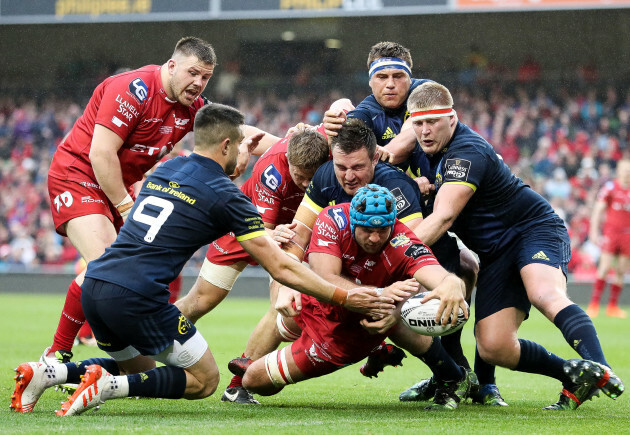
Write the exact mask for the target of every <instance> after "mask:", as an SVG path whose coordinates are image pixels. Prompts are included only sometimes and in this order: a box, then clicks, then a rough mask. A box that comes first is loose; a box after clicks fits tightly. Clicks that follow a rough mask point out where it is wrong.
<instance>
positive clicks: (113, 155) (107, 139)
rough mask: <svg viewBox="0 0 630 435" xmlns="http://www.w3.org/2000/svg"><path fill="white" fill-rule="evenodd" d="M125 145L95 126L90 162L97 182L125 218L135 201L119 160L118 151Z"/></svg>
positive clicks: (107, 131) (100, 127) (102, 128)
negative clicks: (126, 183)
mask: <svg viewBox="0 0 630 435" xmlns="http://www.w3.org/2000/svg"><path fill="white" fill-rule="evenodd" d="M123 143H124V141H123V139H122V138H121V137H120V136H118V135H117V134H116V133H114V132H113V131H111V130H110V129H108V128H107V127H104V126H102V125H100V124H96V125H95V126H94V134H93V136H92V145H91V147H90V162H91V164H92V169H93V170H94V175H95V176H96V181H98V184H99V185H100V186H101V189H103V192H104V193H105V195H107V198H109V200H110V201H111V203H112V204H114V205H115V206H116V208H118V211H119V212H120V213H121V215H122V216H123V218H125V217H126V216H127V214H128V213H129V210H130V209H131V206H132V205H133V200H132V199H131V196H129V193H128V192H127V189H126V188H125V183H124V182H123V176H122V169H121V167H120V159H119V158H118V150H120V148H122V146H123ZM125 212H126V213H125Z"/></svg>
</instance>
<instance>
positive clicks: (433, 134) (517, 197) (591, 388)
mask: <svg viewBox="0 0 630 435" xmlns="http://www.w3.org/2000/svg"><path fill="white" fill-rule="evenodd" d="M408 105H409V109H410V112H411V120H412V123H413V129H414V131H415V133H416V136H417V138H418V141H419V142H420V145H421V146H422V149H423V150H424V152H425V153H426V154H427V155H428V156H430V160H431V164H432V170H434V171H435V174H436V176H435V177H436V179H435V187H436V191H437V194H436V198H435V206H434V210H433V213H431V214H430V215H429V216H427V217H426V218H425V219H424V220H423V221H422V222H421V223H420V225H418V227H417V228H416V230H417V231H416V234H417V235H418V236H419V237H420V239H421V240H423V241H425V243H428V244H429V245H431V243H432V242H433V241H435V240H437V238H439V237H440V236H441V235H442V234H444V232H446V231H447V230H453V231H455V233H456V234H457V235H458V236H459V237H460V238H461V239H462V240H463V241H464V243H466V244H467V245H468V246H469V247H470V248H471V249H473V250H474V251H475V252H476V253H477V254H478V255H479V257H480V264H481V268H480V271H479V278H478V279H479V280H478V289H477V295H476V298H475V322H476V323H475V338H476V340H477V346H478V350H479V353H480V355H481V357H482V358H484V359H485V360H488V361H489V362H491V363H493V364H496V365H500V366H502V367H506V368H509V369H512V370H518V371H523V372H528V373H537V374H541V375H546V376H550V377H553V378H556V379H558V380H560V381H561V382H562V384H563V390H562V393H561V395H560V400H559V401H558V402H557V403H555V404H553V405H550V406H548V407H546V408H545V409H550V410H563V409H576V408H577V407H578V406H579V405H580V404H581V403H582V402H583V401H584V400H588V399H590V398H591V397H592V396H593V395H594V394H595V393H596V392H597V391H598V389H601V390H602V391H603V392H604V393H605V394H606V395H608V396H610V397H612V398H613V399H615V398H617V397H618V396H619V395H620V394H621V393H623V390H624V386H623V383H622V382H621V380H620V379H619V378H618V377H617V376H616V375H615V374H614V373H613V372H612V370H611V369H610V366H609V364H608V362H607V361H606V358H605V357H604V353H603V351H602V348H601V345H600V343H599V339H598V338H597V333H596V331H595V327H594V326H593V323H592V321H591V319H590V318H589V317H588V316H587V315H586V313H585V312H584V311H583V310H582V309H581V308H580V307H579V306H578V305H576V304H574V303H572V302H571V300H570V299H569V298H568V296H567V289H566V274H567V264H568V262H569V259H570V256H571V249H570V242H569V236H568V233H567V230H566V228H565V226H564V224H563V221H562V220H561V219H560V218H559V217H558V215H556V213H555V212H554V210H553V208H552V207H551V206H550V205H549V203H548V202H547V201H546V200H545V199H544V198H543V197H541V196H540V195H539V194H538V193H536V192H534V190H532V189H531V188H530V187H529V186H527V185H525V184H524V183H523V182H522V181H521V180H520V179H519V178H517V177H516V176H515V175H514V174H512V172H511V171H510V169H509V168H508V166H507V165H506V164H505V163H504V162H503V160H502V159H501V158H500V157H499V156H498V155H497V154H496V152H495V151H494V149H493V148H492V146H491V145H490V144H489V143H488V142H487V141H486V140H484V139H483V138H482V137H481V136H479V135H478V134H477V133H475V132H474V131H473V130H471V129H470V128H469V127H468V126H466V125H464V124H462V123H460V122H459V121H458V119H457V114H456V112H455V110H454V109H453V98H452V96H451V94H450V92H449V91H448V89H447V88H446V87H444V86H442V85H440V84H438V83H435V82H429V83H424V84H422V85H420V86H419V87H418V88H416V90H414V92H412V94H411V96H410V97H409V101H408ZM531 304H533V305H534V306H535V307H536V308H537V309H538V310H539V311H540V312H541V313H543V314H544V315H545V317H547V318H548V319H549V320H550V321H552V322H553V323H554V324H555V325H556V326H557V327H558V329H560V331H561V332H562V334H563V336H564V338H565V339H566V341H567V342H568V343H569V344H570V345H571V347H573V348H574V349H575V351H576V352H577V353H578V354H579V355H580V356H581V357H582V358H585V359H584V360H579V359H574V360H569V361H565V360H564V359H562V358H560V357H558V356H556V355H554V354H552V353H550V352H548V351H547V350H546V349H545V348H543V347H542V346H541V345H539V344H537V343H534V342H532V341H528V340H523V339H518V338H517V331H518V328H519V326H520V325H521V323H522V322H523V321H524V320H525V319H526V318H527V316H528V313H529V310H530V308H531ZM493 381H494V379H488V380H485V379H481V378H480V383H481V384H484V383H490V382H493ZM482 391H483V387H482Z"/></svg>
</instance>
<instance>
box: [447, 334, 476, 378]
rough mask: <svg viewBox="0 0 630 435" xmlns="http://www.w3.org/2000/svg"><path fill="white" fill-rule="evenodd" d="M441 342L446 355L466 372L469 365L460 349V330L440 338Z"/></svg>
mask: <svg viewBox="0 0 630 435" xmlns="http://www.w3.org/2000/svg"><path fill="white" fill-rule="evenodd" d="M441 340H442V347H443V348H444V350H446V353H448V354H449V355H450V356H451V358H453V359H454V360H455V362H456V363H457V364H459V365H460V366H462V367H464V368H465V369H466V370H470V364H468V360H467V359H466V356H465V355H464V350H463V349H462V330H461V329H460V330H459V331H456V332H453V333H452V334H449V335H444V336H442V337H441Z"/></svg>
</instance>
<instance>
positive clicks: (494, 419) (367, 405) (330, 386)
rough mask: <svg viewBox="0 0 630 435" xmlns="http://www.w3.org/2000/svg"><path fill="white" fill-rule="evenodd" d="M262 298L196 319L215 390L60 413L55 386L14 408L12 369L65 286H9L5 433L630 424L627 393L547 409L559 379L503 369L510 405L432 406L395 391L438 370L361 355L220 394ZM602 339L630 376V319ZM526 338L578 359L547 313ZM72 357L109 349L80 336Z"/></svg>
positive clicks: (46, 328)
mask: <svg viewBox="0 0 630 435" xmlns="http://www.w3.org/2000/svg"><path fill="white" fill-rule="evenodd" d="M267 304H268V302H267V301H266V300H264V299H239V298H228V299H227V300H226V301H224V302H223V303H222V304H221V305H220V306H219V307H218V308H217V309H216V310H215V311H214V312H212V313H210V314H209V315H208V316H206V317H205V318H203V319H202V320H201V321H199V323H198V324H197V326H198V328H199V330H200V331H201V333H202V334H203V336H204V337H205V338H206V340H207V341H208V343H209V345H210V348H211V349H212V352H213V354H214V356H215V359H216V360H217V363H218V364H219V367H220V370H221V382H220V384H219V388H218V391H217V392H216V393H215V394H214V395H213V396H211V397H209V398H207V399H205V400H198V401H187V400H160V399H139V400H137V399H131V398H130V399H120V400H111V401H108V402H107V403H105V404H104V405H103V406H102V407H101V409H100V410H99V411H98V412H96V413H93V412H90V411H88V412H87V413H86V414H84V415H82V416H80V417H74V418H72V417H71V418H60V417H57V416H56V415H55V414H54V412H53V411H54V410H55V409H59V407H60V402H62V401H63V400H64V399H65V396H64V395H63V393H61V392H57V391H54V390H52V389H51V390H48V391H46V392H45V393H44V395H43V396H42V398H41V399H40V400H39V402H38V403H37V406H36V407H35V411H34V412H33V413H32V414H16V413H13V412H11V411H10V409H9V397H10V395H11V393H12V391H13V388H14V381H13V376H14V372H13V368H14V367H16V366H17V365H18V364H19V363H21V362H24V361H34V360H37V359H38V358H39V356H40V355H41V353H42V351H43V349H44V347H46V346H48V345H49V344H50V341H51V340H52V335H53V332H54V329H55V326H56V324H57V321H58V318H59V313H60V311H61V307H62V306H63V296H61V295H54V296H50V295H37V294H30V293H29V294H24V295H19V294H6V293H5V294H0V330H1V331H2V334H1V335H0V349H1V351H2V358H1V359H0V374H1V377H0V394H1V397H2V401H3V403H4V406H3V407H2V411H0V432H2V433H47V434H48V433H65V432H67V433H74V434H78V433H105V432H107V433H129V432H138V433H230V434H234V433H250V434H251V433H265V432H274V433H343V434H354V433H369V434H385V433H412V432H413V433H457V432H459V433H467V434H468V433H485V434H488V433H491V434H497V433H517V432H518V433H521V434H543V433H545V434H546V433H559V432H560V433H580V434H589V433H596V432H599V433H614V434H621V433H630V393H626V394H625V395H623V396H621V397H620V398H619V399H618V400H616V401H613V400H611V399H609V398H608V397H605V396H603V395H602V396H601V397H600V398H595V399H594V400H593V401H589V402H587V403H586V404H584V405H583V406H581V407H580V408H579V409H578V410H577V411H574V412H550V411H543V410H542V409H541V408H542V407H544V406H546V405H549V404H550V403H553V402H555V401H556V400H557V399H558V394H559V393H560V389H561V387H560V384H559V382H557V381H556V380H554V379H551V378H546V377H542V376H537V375H530V374H525V373H518V372H511V371H509V370H505V369H497V383H498V385H499V388H500V390H501V393H502V395H503V397H504V398H505V400H506V401H507V402H508V403H509V404H510V406H509V407H508V408H500V409H497V408H491V407H483V406H480V405H473V404H471V403H470V402H468V403H466V404H462V405H460V407H459V408H458V409H457V410H455V411H452V412H448V411H439V412H435V411H426V410H424V406H425V404H424V403H402V402H399V401H398V394H399V393H400V392H401V391H403V390H404V389H405V388H407V387H408V386H410V385H411V384H413V383H415V382H417V381H418V380H420V379H422V378H425V377H427V376H429V371H428V369H427V367H426V366H424V364H422V363H421V362H420V361H419V360H417V359H415V358H413V357H408V358H406V359H405V360H404V367H397V368H392V367H388V368H386V369H385V372H384V373H381V374H380V375H379V377H378V378H377V379H367V378H364V377H363V376H361V374H360V373H359V370H358V369H359V365H355V366H351V367H347V368H345V369H342V370H340V371H338V372H336V373H333V374H331V375H329V376H324V377H322V378H318V379H312V380H310V381H305V382H302V383H300V384H296V385H290V386H288V387H287V388H285V389H284V391H282V392H281V393H280V394H278V395H276V396H272V397H257V398H258V399H260V401H261V403H262V405H261V406H249V405H245V406H243V405H235V404H231V403H229V404H228V403H223V402H221V401H220V397H221V394H222V391H223V389H224V388H225V387H226V386H227V384H228V382H229V379H230V377H231V375H230V373H229V372H228V370H227V362H228V361H229V360H230V359H232V358H234V357H236V356H239V355H240V354H241V353H242V351H243V349H244V347H245V343H246V341H247V338H248V336H249V333H250V331H251V330H252V328H253V327H254V325H255V324H256V322H257V321H258V319H259V318H260V316H261V315H262V313H263V312H264V311H265V309H266V307H267ZM595 326H596V327H597V329H598V333H599V336H600V339H601V341H602V345H603V347H604V350H605V352H606V356H607V358H608V361H609V362H610V364H611V365H612V367H613V369H614V370H615V372H616V373H617V374H618V375H619V376H621V378H622V379H624V380H625V381H626V385H630V358H628V355H629V351H628V349H630V333H629V332H630V320H621V319H610V318H606V317H601V318H597V319H596V320H595ZM463 336H464V337H463V340H464V350H465V352H466V354H467V356H468V357H469V359H470V360H471V361H472V358H473V351H474V342H473V337H472V321H471V322H470V323H469V324H467V325H466V326H465V331H464V334H463ZM520 337H522V338H527V339H531V340H534V341H537V342H539V343H540V344H542V345H544V346H545V347H546V348H547V349H548V350H550V351H552V352H555V353H557V354H558V355H560V356H562V357H564V358H574V357H577V356H576V354H575V353H574V352H573V351H572V350H571V348H570V347H569V346H568V345H567V344H566V342H565V341H564V339H563V338H562V335H561V334H560V332H559V331H558V330H557V329H556V328H555V326H553V325H552V324H551V323H549V322H548V321H547V320H546V319H544V318H543V317H542V316H541V315H540V314H539V313H538V312H534V311H532V316H531V318H530V319H529V320H528V321H526V322H525V324H524V326H523V327H522V328H521V333H520ZM74 353H75V359H84V358H88V357H91V356H97V355H100V356H102V355H104V354H103V353H102V352H101V351H99V350H98V349H95V348H86V347H83V346H77V347H75V349H74Z"/></svg>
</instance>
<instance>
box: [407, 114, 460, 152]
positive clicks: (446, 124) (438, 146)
mask: <svg viewBox="0 0 630 435" xmlns="http://www.w3.org/2000/svg"><path fill="white" fill-rule="evenodd" d="M455 122H456V120H455V116H441V117H439V118H431V119H423V120H420V121H413V130H414V132H415V133H416V137H417V138H418V142H419V143H420V146H421V147H422V151H424V152H425V153H426V154H429V155H434V154H436V153H438V152H440V151H441V150H442V149H444V147H445V146H446V145H447V144H448V142H449V141H450V140H451V136H452V134H453V130H452V128H453V126H454V125H455Z"/></svg>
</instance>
